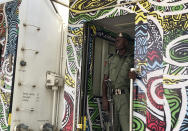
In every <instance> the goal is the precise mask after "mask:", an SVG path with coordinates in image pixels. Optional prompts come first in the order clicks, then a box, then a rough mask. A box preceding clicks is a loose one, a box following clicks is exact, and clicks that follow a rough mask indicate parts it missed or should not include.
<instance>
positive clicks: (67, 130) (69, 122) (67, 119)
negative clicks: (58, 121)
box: [61, 91, 74, 131]
mask: <svg viewBox="0 0 188 131" xmlns="http://www.w3.org/2000/svg"><path fill="white" fill-rule="evenodd" d="M64 98H65V100H66V102H65V105H66V107H65V109H66V110H65V114H64V118H63V120H62V126H63V128H62V129H61V131H72V127H73V110H74V104H73V98H72V96H71V95H70V94H69V93H68V92H66V91H65V92H64Z"/></svg>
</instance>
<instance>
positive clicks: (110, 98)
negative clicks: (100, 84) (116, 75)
mask: <svg viewBox="0 0 188 131" xmlns="http://www.w3.org/2000/svg"><path fill="white" fill-rule="evenodd" d="M104 82H105V84H106V87H107V100H108V101H109V104H110V115H109V117H108V118H109V119H110V131H114V127H113V124H114V118H113V115H114V103H113V92H112V82H111V80H110V79H107V80H105V81H104Z"/></svg>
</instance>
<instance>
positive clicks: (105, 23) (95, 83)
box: [80, 14, 135, 131]
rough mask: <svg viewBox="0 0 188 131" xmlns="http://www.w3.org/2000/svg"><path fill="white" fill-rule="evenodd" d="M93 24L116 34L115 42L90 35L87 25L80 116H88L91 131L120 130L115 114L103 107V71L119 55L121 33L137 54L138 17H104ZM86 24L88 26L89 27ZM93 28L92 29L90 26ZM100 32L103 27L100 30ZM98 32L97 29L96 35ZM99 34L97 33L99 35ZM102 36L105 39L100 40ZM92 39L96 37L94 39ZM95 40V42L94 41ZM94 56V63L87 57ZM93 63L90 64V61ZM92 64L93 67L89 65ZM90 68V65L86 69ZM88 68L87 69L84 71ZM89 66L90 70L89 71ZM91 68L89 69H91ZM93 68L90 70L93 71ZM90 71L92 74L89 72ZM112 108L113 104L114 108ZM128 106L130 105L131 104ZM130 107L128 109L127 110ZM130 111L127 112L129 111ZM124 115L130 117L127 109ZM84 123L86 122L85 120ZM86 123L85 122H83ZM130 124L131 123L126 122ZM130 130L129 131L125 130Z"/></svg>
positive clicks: (129, 15) (131, 49) (131, 15)
mask: <svg viewBox="0 0 188 131" xmlns="http://www.w3.org/2000/svg"><path fill="white" fill-rule="evenodd" d="M89 24H90V25H92V24H93V25H96V26H99V27H102V30H106V31H107V32H110V33H109V34H110V35H111V34H115V37H114V36H113V38H114V39H108V38H109V37H107V38H105V36H104V37H103V34H105V33H104V32H103V31H100V33H101V32H103V33H101V34H102V35H93V36H92V35H88V34H90V33H88V32H90V31H91V30H90V31H89V30H88V27H89V26H86V27H87V29H86V30H85V31H86V33H85V36H86V42H85V43H86V44H85V45H84V46H85V47H84V48H85V49H83V58H82V59H83V65H82V66H83V68H82V89H83V90H82V92H83V96H82V98H81V99H82V104H81V105H80V106H81V107H80V108H81V112H80V114H81V116H82V117H84V116H87V120H88V121H87V128H88V130H93V131H115V130H117V128H116V129H115V128H114V124H113V121H115V120H114V115H113V112H114V111H113V110H112V108H113V107H112V108H111V107H110V110H111V111H107V112H106V111H104V110H103V108H102V107H103V105H102V97H103V96H102V94H103V93H102V86H103V78H104V70H105V66H104V65H105V60H106V59H108V57H109V56H110V55H111V54H114V53H116V47H115V45H114V43H115V40H116V36H117V35H118V34H119V33H123V35H124V36H125V37H126V38H127V39H128V41H129V51H131V52H132V54H134V53H133V51H134V37H135V15H134V14H127V15H124V16H118V17H114V18H104V19H101V20H95V21H92V22H89ZM86 25H87V24H86ZM89 28H91V27H89ZM100 29H101V28H100ZM97 30H98V29H97V28H96V32H98V31H97ZM96 34H97V33H96ZM107 35H108V33H107ZM101 36H102V37H101ZM91 37H93V38H91ZM93 39H94V40H93ZM90 43H92V44H91V45H92V46H91V47H92V48H93V49H92V53H90V54H87V52H89V51H88V50H89V48H90V46H89V45H90ZM90 55H91V56H92V60H93V63H92V62H91V61H90V60H89V59H90V58H88V59H87V57H88V56H90ZM89 61H90V62H89ZM89 63H90V64H91V63H92V64H91V65H92V66H91V65H89ZM87 65H89V66H87ZM84 67H85V68H84ZM86 67H87V68H86ZM88 67H89V68H88ZM91 67H92V68H93V69H90V68H91ZM88 70H89V71H88ZM87 72H92V73H91V74H92V75H91V76H92V80H91V79H90V78H89V77H88V74H87ZM89 79H90V80H91V81H92V86H91V88H92V89H91V91H90V89H89V87H88V83H89V81H90V80H89ZM112 106H113V105H112ZM128 106H129V105H128ZM128 108H129V107H128ZM128 108H127V109H128ZM124 112H128V114H127V116H128V117H129V110H127V111H126V110H125V111H124ZM82 121H83V119H82ZM83 123H84V122H83ZM127 123H129V122H127ZM120 130H121V131H124V130H125V129H122V128H121V127H120ZM126 130H127V129H126Z"/></svg>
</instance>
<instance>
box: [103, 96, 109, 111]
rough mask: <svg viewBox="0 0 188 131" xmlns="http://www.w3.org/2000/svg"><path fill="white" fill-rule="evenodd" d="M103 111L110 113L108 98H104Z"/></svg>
mask: <svg viewBox="0 0 188 131" xmlns="http://www.w3.org/2000/svg"><path fill="white" fill-rule="evenodd" d="M102 109H103V110H104V111H108V109H109V103H108V100H107V98H102Z"/></svg>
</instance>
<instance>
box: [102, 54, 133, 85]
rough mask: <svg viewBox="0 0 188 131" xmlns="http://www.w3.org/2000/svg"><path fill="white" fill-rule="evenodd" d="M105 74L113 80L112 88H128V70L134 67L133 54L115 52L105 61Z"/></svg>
mask: <svg viewBox="0 0 188 131" xmlns="http://www.w3.org/2000/svg"><path fill="white" fill-rule="evenodd" d="M105 63H106V64H105V69H104V74H105V75H107V76H109V79H110V80H111V82H112V89H128V88H129V86H130V84H129V81H130V80H129V77H128V72H129V71H130V68H132V67H133V57H132V56H131V55H129V54H128V55H127V54H126V55H124V56H119V55H118V54H114V55H112V56H111V57H109V58H108V59H107V60H106V61H105Z"/></svg>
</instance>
